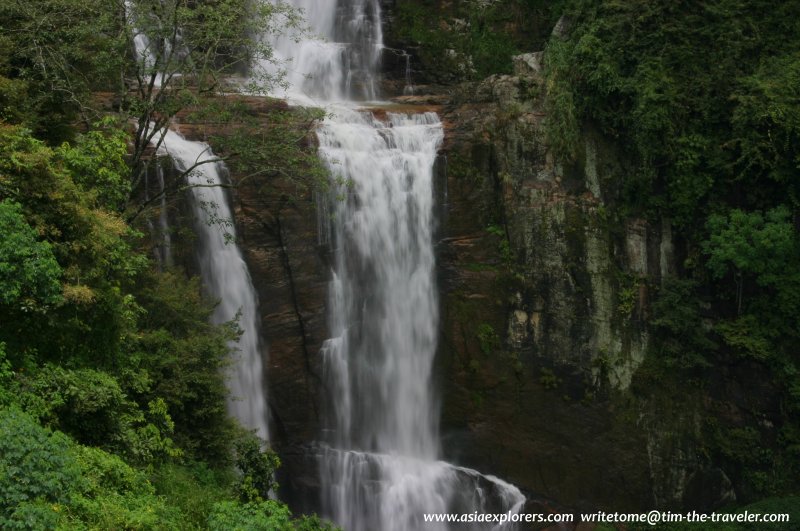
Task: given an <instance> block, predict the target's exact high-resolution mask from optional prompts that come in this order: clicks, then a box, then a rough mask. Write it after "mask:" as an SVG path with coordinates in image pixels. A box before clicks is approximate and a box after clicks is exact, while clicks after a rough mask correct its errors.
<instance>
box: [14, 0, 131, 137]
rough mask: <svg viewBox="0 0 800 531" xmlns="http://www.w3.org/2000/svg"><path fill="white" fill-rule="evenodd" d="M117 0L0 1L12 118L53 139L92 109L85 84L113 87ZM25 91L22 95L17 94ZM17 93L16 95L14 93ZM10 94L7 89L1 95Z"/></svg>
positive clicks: (120, 51)
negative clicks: (12, 111)
mask: <svg viewBox="0 0 800 531" xmlns="http://www.w3.org/2000/svg"><path fill="white" fill-rule="evenodd" d="M119 7H120V6H119V4H118V2H116V0H85V1H84V0H41V1H37V2H27V1H25V0H8V1H5V2H3V3H2V4H0V27H3V28H14V31H13V32H6V33H4V35H3V37H2V39H0V55H2V57H1V58H0V75H1V76H6V77H7V78H9V79H10V80H13V81H12V83H13V85H12V87H13V88H12V90H9V91H6V94H9V93H11V94H10V95H12V98H10V99H11V101H15V103H16V104H17V105H18V106H19V109H22V110H21V111H17V112H16V113H15V114H16V116H13V115H12V116H9V117H10V118H12V119H16V120H17V121H20V122H23V123H24V124H25V125H27V126H29V127H31V128H32V129H33V130H34V131H36V132H37V134H40V135H42V136H44V137H45V138H47V139H48V140H51V141H53V142H58V141H61V140H64V139H67V138H69V137H71V135H72V127H71V124H72V122H73V121H74V120H75V119H76V118H78V117H80V118H83V119H93V118H94V117H95V116H96V115H95V113H94V112H92V111H91V108H90V106H89V105H88V104H89V99H90V91H91V90H109V89H112V88H121V87H119V86H118V84H119V83H120V81H121V80H122V77H120V76H119V72H120V71H121V69H122V68H123V65H124V61H125V58H126V50H127V48H126V46H125V44H126V43H125V40H124V39H122V38H121V34H120V31H119V24H118V23H119V20H118V16H119ZM23 94H24V96H23ZM13 96H16V97H13ZM6 97H7V98H8V96H6Z"/></svg>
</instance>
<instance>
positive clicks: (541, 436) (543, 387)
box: [438, 54, 694, 510]
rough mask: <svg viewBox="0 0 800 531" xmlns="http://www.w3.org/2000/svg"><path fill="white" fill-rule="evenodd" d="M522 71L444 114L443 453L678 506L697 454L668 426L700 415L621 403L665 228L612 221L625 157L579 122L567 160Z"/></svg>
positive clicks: (579, 487) (624, 503)
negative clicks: (662, 413)
mask: <svg viewBox="0 0 800 531" xmlns="http://www.w3.org/2000/svg"><path fill="white" fill-rule="evenodd" d="M515 66H516V75H514V76H507V75H500V76H492V77H490V78H488V79H486V80H484V81H483V82H481V83H478V84H473V85H463V86H461V87H460V88H459V89H458V90H456V91H454V94H455V96H454V98H453V99H452V100H451V102H450V104H449V105H446V106H445V107H444V109H443V119H444V122H445V123H446V124H447V125H448V130H447V134H446V137H445V150H444V153H443V159H446V161H447V165H446V167H447V171H446V177H444V176H443V177H442V178H443V180H444V183H443V185H442V187H443V188H444V189H446V191H447V193H446V207H445V208H444V212H445V216H444V217H443V219H442V220H441V227H440V233H441V238H440V241H439V246H438V251H439V261H438V265H439V269H440V288H441V290H442V295H441V300H442V306H443V309H442V316H443V327H442V337H441V342H440V357H439V362H440V364H439V375H440V381H441V387H440V388H441V389H442V403H443V408H442V409H443V411H442V415H443V416H442V423H443V432H444V433H445V437H444V444H443V446H444V450H445V453H446V454H447V457H448V458H452V459H453V460H455V461H456V462H462V463H464V464H466V465H468V466H474V467H476V468H478V469H480V470H484V471H488V472H490V473H492V474H497V475H499V476H501V477H504V478H506V479H508V480H509V481H512V482H514V483H515V484H517V485H518V486H520V487H521V488H523V489H528V490H530V491H533V492H536V493H539V494H541V495H544V496H546V497H548V498H551V499H555V500H558V501H559V502H561V503H565V504H567V505H570V506H572V507H592V506H600V507H606V508H614V509H616V510H624V509H630V510H633V509H637V508H638V509H641V508H645V507H652V506H654V504H658V505H659V506H676V505H680V503H681V492H682V490H681V489H682V488H683V486H684V484H685V483H686V480H687V478H688V476H689V473H690V472H689V469H690V468H691V467H692V466H694V465H693V464H692V460H693V458H692V457H691V449H690V448H688V447H686V444H685V443H684V442H675V441H673V442H670V441H668V440H667V437H666V433H667V432H668V431H669V429H670V428H669V426H670V425H675V424H681V423H682V424H690V423H691V421H692V419H691V416H690V415H689V414H688V413H687V418H675V419H670V420H669V421H666V420H661V419H659V417H658V413H656V412H655V411H646V410H637V409H636V408H630V407H622V406H621V405H620V402H624V401H625V400H626V399H625V398H624V397H625V396H627V395H629V394H630V391H629V388H630V386H631V384H632V382H633V378H634V374H635V372H636V370H637V369H638V368H639V367H640V365H641V364H642V363H643V361H644V359H645V352H646V351H647V347H648V341H649V336H648V333H647V327H646V318H647V311H648V303H649V294H648V287H649V286H650V285H652V284H653V283H657V282H659V281H660V279H661V278H662V277H663V276H666V275H668V274H670V272H671V271H674V265H673V261H674V258H673V253H672V242H671V238H670V236H671V234H670V230H669V224H668V223H666V222H665V223H664V224H663V225H662V226H659V227H652V226H649V225H648V224H647V223H646V222H645V221H644V220H638V219H633V220H628V221H627V222H625V223H624V224H623V225H622V226H617V225H614V224H612V222H611V221H610V220H609V219H607V207H608V204H607V202H608V201H609V200H613V196H614V182H615V179H616V177H617V176H619V175H620V174H621V173H622V172H624V171H626V169H625V167H624V161H622V160H621V158H620V157H619V156H618V155H617V153H616V152H615V150H614V149H613V146H611V145H609V144H608V143H607V142H605V141H604V139H602V138H601V137H599V136H598V135H597V134H595V133H594V132H593V131H591V130H586V131H585V132H584V142H583V146H582V150H581V153H580V154H579V156H578V157H577V159H576V160H575V161H573V162H570V163H569V164H564V163H560V162H558V161H557V160H556V158H555V157H554V156H553V155H552V153H551V152H550V151H549V149H548V148H547V146H546V145H545V144H544V142H543V140H542V138H543V130H542V126H543V119H544V118H545V113H544V111H543V109H542V105H541V103H542V100H541V97H540V94H541V84H542V82H543V81H542V77H541V56H540V55H539V54H527V55H526V56H520V57H517V58H515ZM678 463H680V464H678ZM665 478H673V479H670V480H669V481H666V480H665ZM656 482H658V483H659V484H660V485H662V487H659V488H658V489H656V488H655V487H654V485H655V484H656ZM663 486H665V487H663Z"/></svg>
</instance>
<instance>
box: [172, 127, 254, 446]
mask: <svg viewBox="0 0 800 531" xmlns="http://www.w3.org/2000/svg"><path fill="white" fill-rule="evenodd" d="M161 150H162V153H165V154H168V155H169V156H170V157H171V158H172V160H173V161H174V163H175V167H176V168H177V169H178V170H179V171H182V172H185V171H189V170H192V171H191V172H190V174H189V177H188V181H189V184H191V185H194V186H193V187H192V188H191V194H192V199H193V200H192V208H193V209H194V215H195V219H196V222H195V229H196V231H197V235H198V244H199V248H200V249H199V252H200V275H201V277H202V279H203V285H204V287H205V289H206V290H207V291H208V294H209V295H210V296H211V297H212V298H214V299H217V300H219V304H218V305H217V307H216V308H215V309H214V314H213V315H212V321H213V322H214V323H215V324H219V323H224V322H227V321H230V320H231V319H234V318H237V317H238V324H239V328H240V329H241V330H242V335H241V336H240V338H239V340H238V341H237V342H234V343H233V344H232V345H231V346H232V347H234V348H236V349H237V350H238V352H237V353H236V355H235V356H236V360H235V363H233V364H232V366H231V367H230V370H229V375H228V378H227V382H228V388H229V390H230V394H231V396H230V398H229V400H228V409H229V411H230V413H231V415H233V416H234V417H235V418H236V419H237V420H239V422H240V423H241V424H242V425H243V426H245V427H246V428H248V429H251V430H255V431H256V434H257V435H258V436H259V437H260V438H261V439H262V440H264V441H268V440H269V431H268V427H267V426H268V425H267V401H266V396H265V393H264V374H263V365H262V364H263V361H262V358H261V350H260V348H259V336H258V330H259V328H258V319H259V314H258V301H257V299H256V294H255V290H254V289H253V283H252V281H251V279H250V273H249V271H248V269H247V264H245V262H244V260H243V259H242V254H241V252H240V251H239V248H238V246H237V245H236V243H235V241H234V239H235V236H236V230H235V227H234V225H233V223H232V221H233V212H232V211H231V208H230V206H229V205H230V203H229V201H228V198H227V197H226V194H225V188H224V187H223V186H220V185H223V184H224V179H223V176H222V175H223V172H224V171H225V168H224V164H223V163H222V162H217V161H216V159H217V157H216V156H215V155H214V153H213V152H212V151H211V148H210V147H209V146H208V144H206V143H204V142H193V141H190V140H186V139H185V138H183V137H182V136H181V135H179V134H178V133H175V132H173V131H166V133H165V137H164V142H163V143H162V146H161ZM208 161H213V162H208ZM192 168H194V169H192Z"/></svg>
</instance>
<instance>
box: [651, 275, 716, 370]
mask: <svg viewBox="0 0 800 531" xmlns="http://www.w3.org/2000/svg"><path fill="white" fill-rule="evenodd" d="M697 287H698V285H697V283H696V282H694V281H691V280H683V279H677V278H675V279H670V280H669V281H667V282H665V283H664V285H663V286H662V287H661V289H660V291H659V293H658V297H657V298H656V300H655V302H654V303H653V316H652V319H651V321H650V323H651V325H652V327H653V330H654V333H655V334H656V337H657V345H658V346H657V347H656V348H657V349H658V351H657V355H658V357H659V358H660V359H662V360H663V362H664V363H665V365H666V366H667V367H670V368H683V369H693V368H696V367H709V366H710V365H711V361H710V360H709V354H710V353H711V352H713V351H714V349H715V348H716V344H715V343H714V342H713V341H712V340H711V338H710V337H709V333H708V331H707V330H706V329H705V328H704V326H703V311H702V308H701V307H700V301H699V300H698V297H697V294H696V290H697Z"/></svg>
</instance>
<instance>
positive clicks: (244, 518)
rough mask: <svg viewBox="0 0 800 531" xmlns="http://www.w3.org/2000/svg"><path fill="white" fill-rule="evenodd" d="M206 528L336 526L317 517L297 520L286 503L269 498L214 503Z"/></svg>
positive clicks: (265, 530) (294, 530)
mask: <svg viewBox="0 0 800 531" xmlns="http://www.w3.org/2000/svg"><path fill="white" fill-rule="evenodd" d="M208 528H209V529H210V530H212V531H229V530H232V531H315V530H330V531H334V530H335V529H337V528H336V527H334V526H332V525H330V524H328V523H326V522H323V521H321V520H320V519H319V518H317V517H316V516H304V517H302V518H300V519H298V520H292V519H291V513H289V510H288V509H287V508H286V506H285V505H283V504H280V503H278V502H275V501H272V500H268V501H251V502H248V503H240V502H222V503H218V504H216V505H214V509H213V511H212V513H211V515H210V516H209V519H208Z"/></svg>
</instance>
